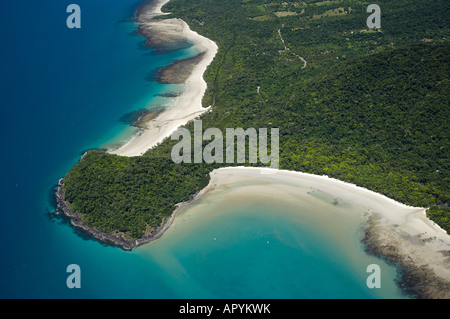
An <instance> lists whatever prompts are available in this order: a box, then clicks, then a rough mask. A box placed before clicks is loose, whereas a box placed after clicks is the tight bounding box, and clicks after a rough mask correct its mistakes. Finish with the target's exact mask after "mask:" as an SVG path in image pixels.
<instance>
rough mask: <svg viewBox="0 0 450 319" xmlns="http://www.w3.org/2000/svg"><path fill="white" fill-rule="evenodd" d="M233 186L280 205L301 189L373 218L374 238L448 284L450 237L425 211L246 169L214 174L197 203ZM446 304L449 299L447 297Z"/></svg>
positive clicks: (355, 190) (359, 191) (311, 180)
mask: <svg viewBox="0 0 450 319" xmlns="http://www.w3.org/2000/svg"><path fill="white" fill-rule="evenodd" d="M268 173H269V174H268ZM238 183H251V184H253V186H250V187H245V188H242V189H245V191H247V192H249V194H251V193H257V194H260V195H261V194H262V195H264V196H267V197H269V198H270V197H274V196H275V197H276V199H277V200H283V196H284V195H283V194H286V196H285V197H286V200H288V197H289V196H291V195H292V194H293V193H295V192H298V193H299V194H300V192H302V191H303V190H304V189H305V188H307V189H310V190H317V191H321V192H323V193H326V194H328V195H329V196H331V197H333V198H335V199H337V200H338V201H345V202H350V203H352V204H356V205H358V206H361V207H364V208H365V209H367V212H369V213H371V214H374V215H375V216H377V218H379V219H378V221H377V224H378V226H379V227H377V231H378V232H379V235H380V238H382V239H383V240H385V241H386V242H388V243H389V244H393V245H395V246H396V247H398V248H399V249H400V251H401V253H402V254H404V255H407V256H409V257H410V258H411V259H412V261H413V262H414V263H415V264H416V265H417V266H419V267H420V266H423V265H427V266H428V267H430V268H431V269H432V270H433V271H434V272H435V274H436V275H437V276H439V277H440V278H442V279H444V280H447V281H450V262H449V259H450V258H449V257H448V256H446V255H444V254H443V252H448V251H450V236H449V235H447V233H446V232H445V231H444V230H442V229H441V228H440V227H439V226H438V225H436V224H435V223H434V222H433V221H431V220H430V219H429V218H427V217H426V214H425V210H426V209H425V208H420V207H411V206H407V205H404V204H402V203H399V202H397V201H394V200H392V199H390V198H388V197H386V196H384V195H381V194H379V193H376V192H373V191H370V190H368V189H365V188H362V187H358V186H356V185H353V184H350V183H346V182H342V181H339V180H337V179H332V178H329V177H327V176H318V175H312V174H306V173H300V172H294V171H283V170H275V169H269V168H252V167H228V168H221V169H217V170H214V171H213V172H211V181H210V183H209V185H208V186H207V187H206V188H205V189H204V190H202V192H201V193H200V194H199V196H198V198H200V197H201V196H202V195H203V194H206V193H207V192H209V191H211V190H213V189H215V188H216V187H224V186H231V185H235V184H238ZM447 298H450V291H449V292H448V295H447Z"/></svg>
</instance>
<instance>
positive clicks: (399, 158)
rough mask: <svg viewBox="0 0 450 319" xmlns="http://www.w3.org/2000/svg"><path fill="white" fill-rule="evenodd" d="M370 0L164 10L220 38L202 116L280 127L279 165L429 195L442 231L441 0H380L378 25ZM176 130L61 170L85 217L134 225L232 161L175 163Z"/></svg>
mask: <svg viewBox="0 0 450 319" xmlns="http://www.w3.org/2000/svg"><path fill="white" fill-rule="evenodd" d="M370 3H371V2H363V1H353V0H351V1H347V0H344V1H311V0H306V1H299V2H297V1H292V0H291V1H289V0H283V1H264V0H225V1H224V0H195V1H194V0H171V1H170V2H169V3H168V4H167V5H166V6H165V7H164V8H163V10H164V11H168V12H171V15H169V16H165V17H164V18H171V17H179V18H181V19H183V20H184V21H186V22H187V23H188V24H189V25H190V27H191V28H192V29H193V30H195V31H197V32H199V33H200V34H202V35H204V36H206V37H208V38H210V39H212V40H213V41H215V42H216V43H217V45H218V46H219V52H218V54H217V55H216V58H215V60H214V61H213V63H212V64H211V65H210V67H209V68H208V70H207V72H206V73H205V76H204V77H205V80H206V81H207V83H208V90H207V92H206V94H205V97H204V105H205V106H207V105H211V104H213V111H212V112H209V113H207V114H205V115H203V116H202V117H201V120H202V121H203V129H206V128H208V127H217V128H219V129H221V130H222V131H223V132H225V128H238V127H242V128H244V129H245V128H250V127H254V128H269V129H270V128H279V130H280V137H279V141H280V166H279V168H280V169H287V170H297V171H302V172H307V173H314V174H326V175H328V176H330V177H334V178H337V179H340V180H343V181H347V182H351V183H354V184H357V185H359V186H363V187H366V188H369V189H371V190H374V191H376V192H379V193H382V194H385V195H387V196H388V197H390V198H393V199H396V200H398V201H400V202H403V203H405V204H408V205H414V206H420V207H427V208H429V210H428V212H427V213H428V216H429V217H430V218H431V219H433V220H434V221H435V222H436V223H438V224H439V225H440V226H441V227H442V228H444V229H445V230H447V232H449V231H450V209H449V208H448V204H449V185H450V179H449V163H450V161H449V150H450V142H449V135H450V134H449V132H450V127H449V122H448V119H449V115H450V108H449V101H450V86H449V84H450V82H449V74H450V68H449V58H450V43H449V36H450V28H449V20H448V17H449V16H450V2H449V1H447V0H435V1H429V0H416V1H406V0H391V1H377V2H376V3H377V4H378V5H379V6H380V8H381V29H379V30H369V29H368V28H367V26H366V19H367V17H368V16H369V15H370V13H367V12H366V8H367V6H368V5H369V4H370ZM283 41H284V43H283ZM305 61H306V62H305ZM258 87H259V89H258ZM186 128H188V129H189V130H190V131H191V132H193V124H192V123H189V124H188V125H186ZM269 131H270V130H269ZM176 143H177V141H171V140H170V138H169V139H166V140H165V141H164V142H163V143H162V144H160V145H159V146H158V147H156V148H155V149H153V150H151V151H149V152H147V153H146V154H145V155H144V156H141V157H133V158H126V157H119V156H116V155H111V154H108V153H105V152H102V151H90V152H88V153H87V154H86V155H85V156H84V157H83V159H82V160H80V162H79V163H77V164H76V165H75V166H74V167H73V168H72V169H71V170H70V171H69V172H68V174H67V175H66V177H65V179H64V192H65V198H66V199H67V200H68V201H69V202H70V203H71V208H72V210H74V211H78V212H81V213H83V220H84V222H85V223H86V224H88V225H90V226H93V227H97V228H99V229H100V230H103V231H105V232H109V233H116V232H122V233H125V234H126V235H127V236H129V237H130V238H140V237H142V236H143V234H144V232H145V230H146V228H148V226H150V227H156V226H157V225H159V223H160V222H161V220H162V218H164V217H165V216H168V215H170V214H171V213H172V212H173V210H174V209H175V205H176V204H177V203H179V202H183V201H187V200H189V199H190V198H191V197H192V196H193V195H194V194H195V193H197V192H198V191H199V190H200V189H202V188H203V187H205V186H206V185H207V183H208V181H209V176H208V173H209V172H210V171H211V170H213V169H214V168H218V167H221V166H229V164H175V163H173V162H172V160H171V156H170V154H171V149H172V147H173V145H174V144H176ZM205 144H206V143H205ZM239 165H241V164H239ZM247 165H255V164H247ZM256 165H258V166H262V164H256Z"/></svg>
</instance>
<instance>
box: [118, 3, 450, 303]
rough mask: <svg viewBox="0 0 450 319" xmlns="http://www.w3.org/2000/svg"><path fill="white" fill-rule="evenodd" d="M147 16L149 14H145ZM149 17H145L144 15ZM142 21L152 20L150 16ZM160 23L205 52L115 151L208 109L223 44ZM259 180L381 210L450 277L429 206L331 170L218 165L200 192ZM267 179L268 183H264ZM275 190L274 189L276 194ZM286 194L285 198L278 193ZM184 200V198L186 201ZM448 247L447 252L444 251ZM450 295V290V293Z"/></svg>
mask: <svg viewBox="0 0 450 319" xmlns="http://www.w3.org/2000/svg"><path fill="white" fill-rule="evenodd" d="M168 1H169V0H162V1H160V2H159V5H158V6H157V7H156V9H155V10H154V11H153V12H150V13H146V14H147V17H150V18H151V17H152V15H153V16H154V15H155V14H156V15H157V14H161V10H160V9H161V7H162V6H163V5H164V4H165V3H166V2H168ZM144 18H145V17H144ZM144 20H145V19H144ZM142 23H144V24H145V23H146V22H145V21H144V22H142ZM151 23H152V27H155V25H154V24H155V23H157V24H159V25H158V26H157V27H161V28H164V29H165V30H167V32H169V33H170V32H173V33H174V34H178V35H179V34H182V36H183V37H184V38H185V39H188V40H190V41H192V42H193V43H195V49H196V50H197V51H198V52H205V55H204V57H203V59H202V61H201V62H200V63H198V64H197V65H196V66H195V68H194V71H193V72H192V74H191V75H190V76H189V78H188V80H187V81H186V83H185V91H184V93H182V94H181V95H180V96H179V97H178V98H177V100H176V102H175V104H174V105H173V106H172V107H170V108H169V109H167V110H166V111H164V112H162V113H161V114H160V115H159V116H157V117H156V118H155V119H153V120H151V121H150V122H149V123H148V127H147V129H145V130H144V131H143V132H142V134H140V135H139V136H137V137H135V138H134V139H132V140H131V141H130V142H128V143H127V144H126V145H124V146H123V147H121V148H120V149H118V150H114V151H110V153H113V154H117V155H122V156H139V155H142V154H143V153H145V152H146V151H147V150H149V149H150V148H152V147H154V146H156V145H157V144H158V143H160V142H161V141H163V140H164V139H165V138H166V137H169V136H170V135H171V134H172V132H174V131H175V130H176V129H177V128H178V127H179V126H181V125H184V124H186V123H187V122H189V121H191V120H193V119H194V118H196V117H198V116H199V115H201V114H202V113H204V112H206V111H208V109H209V108H203V106H202V98H203V95H204V93H205V91H206V82H205V81H204V80H203V73H204V72H205V70H206V68H207V67H208V65H209V64H210V63H211V61H212V60H213V58H214V56H215V55H216V53H217V50H218V48H217V45H216V44H215V43H214V42H213V41H211V40H209V39H207V38H205V37H203V36H200V35H199V34H197V33H196V32H193V31H192V30H190V28H189V27H188V25H187V24H186V23H185V22H184V21H182V20H180V19H170V20H164V21H159V22H151ZM244 182H254V184H255V185H258V184H259V186H253V187H247V188H246V191H248V192H258V193H260V194H265V195H267V196H273V193H274V189H275V190H276V194H277V195H276V196H278V197H280V196H281V197H282V196H283V192H284V193H286V194H287V193H289V194H292V193H293V192H296V191H297V192H298V191H299V190H300V189H305V188H308V189H310V190H319V191H321V192H324V193H326V194H328V195H330V196H332V197H333V198H336V199H337V200H342V201H347V202H350V203H353V204H356V205H359V206H362V207H364V208H366V209H367V211H368V212H370V213H372V214H373V216H377V218H378V220H377V225H378V226H379V227H378V228H377V231H378V234H379V237H380V238H381V239H382V240H384V241H386V242H389V243H390V244H392V245H394V246H396V247H398V248H399V249H400V251H401V252H402V254H404V255H405V256H409V257H408V258H411V260H412V261H413V262H414V263H415V265H417V266H419V267H420V266H425V265H426V266H428V267H430V269H432V270H433V271H434V273H435V274H436V275H437V276H438V277H440V278H441V279H443V280H445V281H448V282H450V257H449V256H448V253H449V252H450V236H449V235H448V234H446V232H445V231H444V230H442V229H441V228H440V227H439V226H438V225H436V224H435V223H434V222H432V221H431V220H430V219H428V218H427V217H426V213H425V211H426V209H425V208H420V207H410V206H406V205H404V204H401V203H399V202H396V201H394V200H392V199H390V198H388V197H386V196H383V195H381V194H378V193H376V192H373V191H370V190H367V189H365V188H362V187H358V186H356V185H353V184H349V183H345V182H342V181H339V180H336V179H332V178H328V177H327V176H316V175H311V174H306V173H300V172H293V171H281V170H275V169H268V168H267V169H266V168H264V169H261V168H245V167H230V168H221V169H218V170H214V171H213V172H212V173H211V181H210V183H209V185H208V186H207V187H206V188H205V189H203V190H202V191H201V192H200V193H199V194H198V195H197V197H196V199H199V198H201V196H202V195H203V194H206V193H207V192H209V191H211V190H212V189H214V188H215V187H218V186H226V185H231V184H235V183H244ZM262 184H264V187H263V186H262ZM271 194H272V195H271ZM278 199H280V198H278ZM180 205H184V204H180ZM444 252H446V253H447V255H446V254H444ZM446 297H447V298H450V291H449V292H448V294H447V295H446Z"/></svg>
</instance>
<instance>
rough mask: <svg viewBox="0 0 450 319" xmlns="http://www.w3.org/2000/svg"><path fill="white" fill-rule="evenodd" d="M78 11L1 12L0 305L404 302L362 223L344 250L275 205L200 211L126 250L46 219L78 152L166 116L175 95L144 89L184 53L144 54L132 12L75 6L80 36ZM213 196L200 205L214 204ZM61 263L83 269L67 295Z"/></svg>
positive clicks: (130, 8)
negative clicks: (373, 278)
mask: <svg viewBox="0 0 450 319" xmlns="http://www.w3.org/2000/svg"><path fill="white" fill-rule="evenodd" d="M73 2H74V1H64V0H63V1H61V0H44V1H31V0H24V1H20V2H18V1H13V0H5V1H1V2H0V40H1V48H2V49H1V51H0V70H1V73H0V110H1V111H0V112H1V116H0V120H1V129H2V132H1V137H2V138H1V140H0V149H1V165H0V167H1V177H2V178H1V183H0V187H1V189H0V222H1V223H0V227H1V232H0V236H1V240H0V247H1V251H0V255H1V262H0V298H259V297H263V298H315V297H319V298H336V297H337V298H340V297H342V298H391V297H399V295H398V294H397V292H396V288H395V285H394V283H393V280H394V277H395V269H393V268H392V267H388V266H386V265H384V264H383V263H382V262H381V261H379V260H375V259H373V258H372V257H368V256H366V255H365V254H364V252H363V251H362V247H360V246H359V245H358V243H357V242H358V241H357V240H355V238H358V236H360V230H358V229H359V228H358V224H354V227H355V228H354V230H352V233H351V234H350V236H349V237H348V238H347V237H345V236H344V237H345V238H346V240H348V242H347V243H351V244H350V246H351V247H352V249H350V248H348V247H349V246H348V245H345V244H341V245H337V244H336V240H335V238H333V237H329V236H326V235H324V234H326V233H327V229H326V228H324V229H322V228H321V227H319V226H317V225H316V227H310V226H311V224H308V223H305V222H303V221H304V219H302V218H300V216H302V214H297V213H298V212H297V213H295V212H296V211H297V210H299V208H298V207H297V208H294V207H292V206H289V205H283V203H273V202H272V203H270V202H268V203H264V205H263V204H262V202H261V199H258V200H255V199H253V200H252V198H249V199H248V201H246V202H241V203H240V205H237V206H229V207H227V208H225V207H223V205H222V206H221V207H214V208H211V207H208V206H204V207H203V206H202V205H204V204H205V203H206V202H205V201H203V200H202V201H200V202H199V203H198V204H196V205H194V206H193V207H192V208H191V209H190V210H187V211H185V212H183V214H182V215H180V216H181V217H180V218H178V219H177V223H176V224H175V225H174V227H172V228H171V229H170V230H169V231H168V232H167V233H166V234H165V235H164V236H163V237H162V238H161V239H160V240H158V241H155V242H154V243H151V244H149V245H146V246H143V247H140V248H138V249H136V250H134V251H133V252H125V251H122V250H120V249H118V248H113V247H106V246H103V245H102V244H100V243H98V242H96V241H93V240H90V239H88V238H84V237H83V236H80V235H79V234H78V233H77V232H76V231H75V230H74V229H73V228H71V227H69V226H68V225H65V224H62V223H60V222H58V221H56V220H53V219H51V218H49V217H48V214H47V213H48V212H49V211H52V210H53V209H54V206H55V203H54V198H53V188H54V186H55V184H56V183H57V181H58V179H59V178H61V177H63V176H64V175H65V174H66V173H67V171H68V170H69V169H70V168H71V167H72V166H73V165H74V164H75V163H76V162H77V161H78V159H79V158H80V156H81V155H82V154H83V152H84V151H85V150H87V149H91V148H100V147H105V146H106V145H111V144H113V143H118V142H123V141H124V140H126V139H127V138H128V137H129V136H130V134H132V133H133V132H134V129H133V128H131V127H130V126H128V125H126V124H125V123H123V121H122V120H121V119H123V117H124V115H127V114H129V113H130V112H133V111H137V110H140V109H142V108H144V107H160V106H161V105H169V104H170V103H171V101H170V99H163V98H161V97H155V95H156V94H161V93H164V92H168V91H173V90H176V89H178V87H176V86H170V85H161V84H159V83H156V82H154V81H151V80H150V81H149V78H151V77H152V74H154V72H155V70H156V69H157V68H158V67H161V66H164V65H168V64H169V63H171V62H172V61H174V60H176V59H180V58H183V57H188V56H190V55H191V54H192V52H191V51H189V50H184V51H178V52H172V53H167V54H158V53H156V52H155V51H154V50H151V49H148V48H145V47H144V46H143V44H142V42H143V39H142V38H139V37H138V36H137V35H136V34H135V32H134V30H135V24H134V23H133V22H132V21H131V20H130V18H131V17H133V14H134V12H135V10H136V8H137V6H138V4H139V1H138V0H111V1H104V0H77V1H76V3H77V4H78V5H80V7H81V9H82V28H81V29H80V30H69V29H68V28H67V27H66V23H65V22H66V18H67V16H68V14H67V13H66V8H67V6H68V5H69V4H70V3H73ZM214 196H218V195H217V194H216V195H215V194H211V196H210V197H207V198H206V199H205V200H208V198H209V200H213V201H216V202H217V203H220V200H219V199H217V200H214ZM202 207H203V210H202ZM197 210H198V212H197V213H194V212H196V211H197ZM300 210H301V209H300ZM212 211H214V212H215V214H211V215H208V212H212ZM303 212H304V211H303ZM304 213H305V212H304ZM205 214H206V215H205ZM193 216H194V217H193ZM195 216H209V217H208V218H195ZM328 233H329V231H328ZM214 238H215V239H214ZM342 256H353V257H348V258H342ZM374 261H375V262H378V263H379V264H380V265H382V271H383V274H385V275H383V280H384V281H383V289H380V290H370V289H368V288H367V286H366V283H365V280H366V277H367V275H368V274H367V273H365V268H364V267H363V266H364V265H365V264H367V263H369V262H374ZM69 264H78V265H79V266H80V268H81V285H82V286H81V288H80V289H69V288H67V286H66V278H67V276H68V273H67V272H66V267H67V266H68V265H69Z"/></svg>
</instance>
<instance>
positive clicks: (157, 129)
mask: <svg viewBox="0 0 450 319" xmlns="http://www.w3.org/2000/svg"><path fill="white" fill-rule="evenodd" d="M168 1H169V0H162V1H160V2H159V3H158V5H157V6H156V7H155V9H154V11H152V12H151V13H147V15H146V16H145V17H142V18H141V19H142V20H144V21H141V22H140V23H141V24H143V25H144V26H145V25H146V24H148V25H149V27H152V28H161V29H163V30H164V32H165V36H168V35H169V34H170V35H172V38H173V36H175V37H179V39H186V40H189V41H191V42H192V43H194V46H193V49H194V50H196V51H197V52H199V53H201V52H205V54H204V55H203V58H202V60H201V61H200V62H199V63H198V64H196V65H195V67H194V70H193V71H192V73H191V75H190V76H189V77H188V79H187V81H186V82H185V84H184V92H183V93H182V94H181V95H180V96H178V97H177V99H176V101H175V103H174V105H173V106H171V107H169V108H168V109H167V110H165V111H164V112H162V113H161V114H159V115H158V116H157V117H156V118H155V119H153V120H151V121H149V122H148V123H147V128H146V129H145V130H143V131H142V132H141V133H140V134H139V135H138V136H136V137H134V138H133V139H132V140H130V141H129V142H128V143H126V144H125V145H124V146H122V147H121V148H119V149H117V150H112V151H110V153H112V154H117V155H122V156H139V155H142V154H143V153H145V152H146V151H147V150H149V149H151V148H152V147H154V146H156V145H157V144H158V143H160V142H162V141H163V140H164V139H165V138H166V137H168V136H170V135H171V134H172V133H173V132H174V131H175V130H176V129H177V128H178V127H180V126H181V125H184V124H186V123H188V122H189V121H191V120H193V119H195V118H196V117H198V116H199V115H201V114H202V113H204V112H207V111H208V110H209V108H210V107H207V108H204V107H203V106H202V98H203V95H204V93H205V91H206V87H207V85H206V82H205V80H204V79H203V73H204V72H205V70H206V68H207V67H208V65H209V64H210V63H211V62H212V60H213V58H214V56H215V55H216V53H217V50H218V47H217V45H216V44H215V43H214V42H213V41H211V40H209V39H207V38H205V37H203V36H201V35H199V34H198V33H196V32H194V31H192V30H191V29H190V28H189V26H188V25H187V23H186V22H184V21H183V20H180V19H167V20H160V21H158V20H156V21H151V22H145V20H146V19H151V18H152V17H153V16H155V15H160V14H162V12H161V7H162V6H163V5H164V4H165V3H167V2H168ZM144 15H145V14H144Z"/></svg>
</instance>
